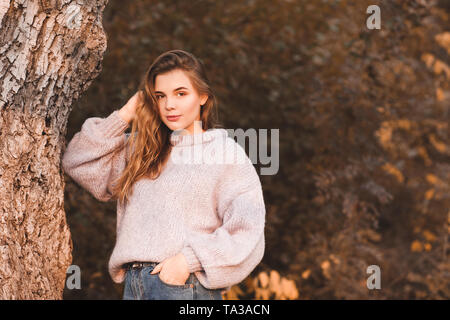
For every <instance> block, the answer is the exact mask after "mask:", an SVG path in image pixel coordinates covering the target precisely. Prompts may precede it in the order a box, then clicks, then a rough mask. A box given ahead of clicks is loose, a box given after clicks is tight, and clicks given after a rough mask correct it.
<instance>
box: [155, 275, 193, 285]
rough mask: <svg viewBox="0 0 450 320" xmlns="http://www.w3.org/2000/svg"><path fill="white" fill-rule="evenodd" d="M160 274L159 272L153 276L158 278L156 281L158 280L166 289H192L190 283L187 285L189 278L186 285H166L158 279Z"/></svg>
mask: <svg viewBox="0 0 450 320" xmlns="http://www.w3.org/2000/svg"><path fill="white" fill-rule="evenodd" d="M160 274H161V273H160V272H158V273H157V274H155V276H156V277H157V278H158V280H159V282H161V283H162V284H163V285H165V286H168V287H170V288H178V289H188V288H191V287H192V285H191V284H190V283H188V280H189V278H188V280H186V283H185V284H181V285H178V284H170V283H166V282H164V281H163V280H161V278H160V276H159V275H160Z"/></svg>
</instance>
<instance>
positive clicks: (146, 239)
mask: <svg viewBox="0 0 450 320" xmlns="http://www.w3.org/2000/svg"><path fill="white" fill-rule="evenodd" d="M128 126H129V124H128V123H127V122H126V121H124V120H123V119H122V118H121V117H120V116H119V114H118V110H115V111H114V112H112V113H111V114H110V115H109V116H108V117H106V118H99V117H93V118H88V119H86V121H85V122H84V124H83V126H82V128H81V131H80V132H78V133H76V134H75V135H74V137H73V138H72V140H71V141H70V142H69V144H68V145H67V148H66V150H65V153H64V156H63V159H62V166H63V169H64V171H65V172H66V173H67V174H68V175H69V176H70V177H72V178H73V180H74V181H75V182H77V183H78V184H79V185H80V186H82V187H83V188H84V189H86V190H88V191H89V192H90V193H91V194H92V195H93V196H94V197H95V198H96V199H98V200H100V201H108V200H110V199H111V193H110V190H111V189H110V188H111V183H112V182H113V181H114V180H115V179H116V178H118V177H119V176H120V174H121V172H122V171H123V169H124V168H125V164H126V161H127V159H129V152H130V151H129V148H128V145H127V143H126V142H127V139H128V137H129V134H128V133H125V130H126V129H127V128H128ZM170 139H171V141H172V142H173V144H174V145H175V146H174V147H173V148H172V152H171V154H170V158H169V160H168V162H167V165H166V167H164V169H163V171H162V172H161V175H160V176H159V177H158V178H157V179H155V180H151V179H141V180H139V181H138V182H136V183H135V185H134V190H133V193H132V195H131V197H130V201H129V202H128V203H127V204H126V206H125V205H122V204H121V203H120V201H117V226H116V228H117V229H116V243H115V247H114V249H113V252H112V254H111V257H110V260H109V264H108V270H109V273H110V275H111V278H112V280H113V281H114V282H116V283H121V282H123V281H124V278H125V269H124V268H123V264H124V263H127V262H130V261H156V262H161V261H163V260H164V259H166V258H169V257H171V256H174V255H176V254H178V253H179V252H182V253H183V254H184V256H185V257H186V261H187V262H188V267H189V271H190V272H194V273H195V275H196V276H197V278H198V280H199V281H200V283H201V284H202V285H203V286H204V287H206V288H209V289H218V288H229V287H231V286H232V285H234V284H237V283H239V282H241V281H242V280H244V279H245V278H246V277H247V276H248V275H249V274H250V273H251V272H252V270H254V268H255V267H256V266H257V265H258V264H259V262H260V261H261V259H262V257H263V255H264V246H265V243H264V226H265V213H266V210H265V205H264V199H263V192H262V187H261V182H260V180H259V177H258V174H257V172H256V170H255V168H254V166H253V164H252V163H251V161H250V159H249V158H248V157H247V155H246V153H245V150H244V149H243V148H241V146H240V145H239V144H238V143H236V142H235V140H234V139H232V138H231V137H229V136H228V134H227V131H226V130H225V129H221V128H215V129H210V130H207V131H205V132H203V133H196V134H193V135H192V134H191V135H189V134H188V135H178V134H176V132H173V133H172V134H171V137H170ZM199 151H201V152H199ZM200 153H201V154H202V155H203V156H202V157H201V161H200V162H198V161H197V162H194V161H192V159H194V158H192V156H193V155H195V154H196V155H197V156H198V155H199V154H200ZM186 155H190V156H191V158H189V157H188V156H186ZM218 155H225V156H222V157H218ZM230 156H231V157H230ZM180 159H184V162H182V161H180ZM189 159H190V161H189ZM196 159H197V160H198V159H199V158H198V157H197V158H196ZM218 159H219V160H218ZM224 159H228V160H226V161H223V160H224ZM230 159H231V161H230ZM242 159H244V161H240V160H242Z"/></svg>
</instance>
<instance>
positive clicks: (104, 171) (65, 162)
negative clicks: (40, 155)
mask: <svg viewBox="0 0 450 320" xmlns="http://www.w3.org/2000/svg"><path fill="white" fill-rule="evenodd" d="M128 126H129V124H128V122H126V121H125V120H123V119H122V118H121V117H120V115H119V113H118V110H115V111H114V112H112V113H111V114H110V115H109V116H108V117H106V118H98V117H93V118H88V119H86V121H85V122H84V123H83V125H82V127H81V131H80V132H77V133H76V134H75V135H74V136H73V138H72V140H71V141H70V142H69V144H68V145H67V148H66V150H65V152H64V156H63V158H62V167H63V169H64V171H65V172H66V173H67V174H68V175H69V176H70V177H71V178H72V179H73V180H74V181H75V182H76V183H78V184H79V185H80V186H81V187H83V188H84V189H86V190H87V191H88V192H90V193H91V194H92V195H93V196H94V197H95V198H96V199H97V200H99V201H103V202H106V201H108V200H110V199H111V197H112V194H111V185H112V182H114V180H115V179H117V178H118V177H119V176H120V174H121V173H122V171H123V169H124V168H125V156H126V155H125V152H126V148H125V142H126V137H127V135H126V134H125V133H124V132H125V130H126V129H127V128H128Z"/></svg>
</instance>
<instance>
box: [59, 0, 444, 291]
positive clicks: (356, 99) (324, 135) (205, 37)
mask: <svg viewBox="0 0 450 320" xmlns="http://www.w3.org/2000/svg"><path fill="white" fill-rule="evenodd" d="M449 3H450V2H449V1H421V0H415V1H401V0H392V1H373V0H371V1H365V0H360V1H331V0H329V1H307V0H297V1H295V0H291V1H288V0H284V1H282V0H245V1H242V0H239V1H237V0H228V1H212V0H199V1H182V0H179V1H174V0H171V1H127V2H124V1H118V0H114V1H109V3H108V5H107V8H106V10H105V14H104V17H103V23H104V28H105V31H106V33H107V36H108V49H107V51H106V53H105V56H104V61H103V71H102V73H101V74H100V76H99V77H98V78H97V79H96V80H95V81H94V83H93V84H92V86H91V87H90V88H89V90H88V91H87V92H86V93H85V94H84V95H83V96H82V97H81V98H80V99H79V100H78V101H77V102H76V103H75V104H74V106H73V111H72V113H71V116H70V120H69V125H68V132H67V141H69V140H70V139H71V138H72V136H73V134H74V133H75V132H77V131H79V130H80V128H81V125H82V124H83V122H84V121H85V120H86V119H87V118H89V117H94V116H96V117H106V116H107V115H109V114H110V113H111V112H112V111H114V110H115V109H119V108H120V107H121V106H122V105H123V104H125V103H126V101H127V100H128V99H129V98H130V97H131V96H132V95H133V94H134V92H135V91H136V90H137V86H138V84H139V81H140V79H141V77H142V76H143V74H144V73H145V71H146V70H147V68H148V66H149V65H150V64H151V63H152V61H153V60H154V59H155V58H156V57H157V56H158V55H160V54H161V53H163V52H165V51H168V50H171V49H183V50H186V51H189V52H192V53H193V54H194V55H196V56H197V57H198V58H200V59H202V60H203V62H204V63H205V65H206V67H207V69H208V76H209V78H210V80H211V82H212V86H213V89H214V90H215V92H216V94H217V98H218V101H219V117H220V120H221V122H222V123H223V124H224V126H225V128H233V129H236V128H243V129H244V130H246V129H248V128H255V129H260V128H265V129H269V131H270V129H279V133H280V141H279V143H280V144H279V146H280V149H279V157H280V168H279V171H278V173H277V174H276V175H273V176H264V175H260V178H261V182H262V185H263V190H264V197H265V201H266V210H267V216H266V218H267V222H266V252H265V256H264V258H263V261H262V262H261V264H260V265H259V266H258V267H257V268H256V269H255V270H254V272H252V274H251V275H250V276H249V277H248V279H247V280H246V281H244V282H242V283H241V284H239V285H237V286H234V287H233V290H232V291H231V292H229V293H228V295H227V296H225V298H228V299H231V298H238V299H244V298H245V299H254V298H257V299H263V298H264V299H449V298H450V277H449V275H450V266H449V258H448V257H449V244H448V239H449V232H450V211H449V208H450V201H449V181H450V164H449V159H450V147H449V141H448V138H449V134H448V133H449V129H448V120H449V114H448V109H449V104H450V103H449V101H450V86H449V79H450V67H449V64H450V58H449V57H450V56H449V55H450V33H449V30H450V23H449V16H450V15H449V12H450V4H449ZM372 4H376V5H379V6H380V9H381V29H380V30H369V29H367V27H366V19H367V18H368V16H369V14H367V13H366V9H367V7H368V6H369V5H372ZM256 167H258V165H256ZM257 171H258V172H259V170H257ZM66 183H67V184H66V191H65V208H66V212H67V219H68V223H69V225H70V229H71V232H72V240H73V249H74V250H73V262H72V264H76V265H78V266H80V268H81V280H82V289H81V290H68V289H66V290H65V292H64V298H65V299H121V297H122V293H123V284H120V285H119V284H115V283H113V281H112V279H111V278H110V276H109V274H108V270H107V265H108V260H109V256H110V254H111V252H112V249H113V246H114V243H115V231H116V230H115V228H116V203H115V202H109V203H102V202H98V201H97V200H95V199H94V198H93V197H92V196H90V194H88V193H87V192H86V191H84V190H83V189H81V188H80V187H79V186H78V185H76V184H75V183H74V182H73V181H72V180H71V179H70V177H68V176H67V175H66ZM369 265H378V266H380V269H381V289H380V290H368V289H367V286H366V280H367V278H368V277H369V274H367V273H366V269H367V267H368V266H369ZM277 276H278V277H277ZM269 277H270V281H269V284H268V285H267V284H266V280H267V279H268V278H269ZM265 279H266V280H265ZM288 280H292V281H293V282H289V281H288ZM293 283H295V288H292V284H293ZM289 284H290V285H289ZM264 287H265V288H264ZM297 294H298V295H297Z"/></svg>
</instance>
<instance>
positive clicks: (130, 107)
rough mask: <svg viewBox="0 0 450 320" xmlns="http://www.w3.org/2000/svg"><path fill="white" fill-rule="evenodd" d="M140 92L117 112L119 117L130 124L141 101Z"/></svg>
mask: <svg viewBox="0 0 450 320" xmlns="http://www.w3.org/2000/svg"><path fill="white" fill-rule="evenodd" d="M142 95H143V93H142V91H140V90H139V91H137V92H136V93H135V94H134V95H133V96H132V97H131V98H130V99H129V100H128V101H127V103H126V104H125V105H124V106H123V107H122V108H121V109H120V110H119V115H120V117H121V118H122V119H123V120H125V121H126V122H128V123H130V122H131V121H132V120H134V118H135V116H136V108H137V106H138V105H140V104H141V103H142V101H143V96H142Z"/></svg>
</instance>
